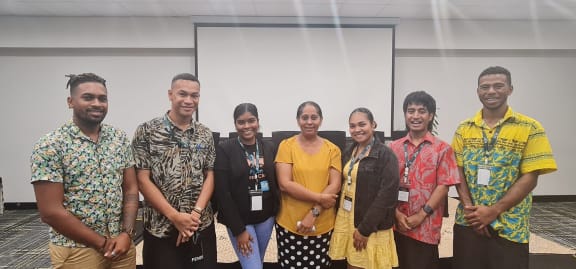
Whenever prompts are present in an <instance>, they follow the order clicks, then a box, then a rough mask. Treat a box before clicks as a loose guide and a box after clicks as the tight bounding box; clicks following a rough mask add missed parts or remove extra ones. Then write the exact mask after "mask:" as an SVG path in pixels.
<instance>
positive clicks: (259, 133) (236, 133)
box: [228, 132, 263, 140]
mask: <svg viewBox="0 0 576 269" xmlns="http://www.w3.org/2000/svg"><path fill="white" fill-rule="evenodd" d="M236 137H238V132H229V133H228V138H236ZM256 137H257V138H258V139H260V140H262V137H263V135H262V133H261V132H258V134H256Z"/></svg>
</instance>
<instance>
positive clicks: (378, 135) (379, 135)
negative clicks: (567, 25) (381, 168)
mask: <svg viewBox="0 0 576 269" xmlns="http://www.w3.org/2000/svg"><path fill="white" fill-rule="evenodd" d="M374 136H375V137H376V138H378V140H380V142H382V143H384V142H386V136H385V135H384V131H374Z"/></svg>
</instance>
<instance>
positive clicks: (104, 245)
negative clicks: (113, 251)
mask: <svg viewBox="0 0 576 269" xmlns="http://www.w3.org/2000/svg"><path fill="white" fill-rule="evenodd" d="M106 243H108V237H107V236H104V244H102V247H100V251H101V252H102V251H104V248H105V247H106Z"/></svg>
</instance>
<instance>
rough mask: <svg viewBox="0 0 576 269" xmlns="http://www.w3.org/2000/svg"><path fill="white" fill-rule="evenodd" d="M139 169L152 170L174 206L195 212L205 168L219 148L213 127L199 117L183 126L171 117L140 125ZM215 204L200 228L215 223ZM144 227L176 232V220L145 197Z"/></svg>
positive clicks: (162, 232) (167, 233)
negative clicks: (203, 122)
mask: <svg viewBox="0 0 576 269" xmlns="http://www.w3.org/2000/svg"><path fill="white" fill-rule="evenodd" d="M132 147H133V149H134V156H135V159H136V168H137V169H148V170H150V175H151V179H152V181H153V182H154V184H155V185H156V187H158V189H159V190H160V191H161V192H162V194H163V195H164V197H165V198H166V200H167V201H168V202H169V203H170V205H171V206H172V207H174V208H175V209H176V210H178V211H180V212H187V213H190V212H192V209H193V208H194V206H195V205H196V201H197V200H198V197H199V196H200V192H201V191H202V186H203V184H204V179H205V177H204V172H205V171H207V170H213V169H214V160H215V159H216V149H215V147H214V138H213V136H212V131H210V129H208V128H207V127H205V126H204V125H202V124H201V123H199V122H197V121H192V123H191V124H190V127H188V128H187V129H186V130H180V129H178V127H176V126H175V125H174V123H173V122H172V121H171V120H170V118H169V117H168V113H166V114H165V115H164V116H163V117H158V118H155V119H153V120H151V121H148V122H145V123H143V124H141V125H140V126H138V128H137V129H136V134H135V135H134V138H133V141H132ZM213 215H214V214H213V212H212V207H211V206H210V205H208V206H206V208H205V209H204V211H203V213H202V217H201V218H200V221H201V222H202V224H201V225H200V227H199V230H203V229H205V228H206V227H208V226H210V225H211V224H212V221H213V219H214V216H213ZM144 228H145V229H146V230H147V231H148V232H150V233H151V234H152V235H154V236H156V237H160V238H165V237H169V236H173V235H176V234H177V233H176V232H177V230H176V228H175V227H174V226H173V225H172V223H171V222H170V221H169V220H168V218H166V217H165V216H164V215H162V214H161V213H160V212H158V211H156V210H155V209H154V208H152V206H150V205H149V204H148V203H146V201H144Z"/></svg>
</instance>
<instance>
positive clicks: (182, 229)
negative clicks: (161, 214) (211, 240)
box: [172, 211, 201, 246]
mask: <svg viewBox="0 0 576 269" xmlns="http://www.w3.org/2000/svg"><path fill="white" fill-rule="evenodd" d="M172 223H173V224H174V226H175V227H176V229H177V230H178V238H177V239H176V246H180V244H183V243H186V242H188V241H189V240H190V238H191V237H192V236H193V235H194V233H195V232H196V231H197V230H198V227H200V223H201V221H200V214H198V213H197V212H196V211H192V213H185V212H178V213H177V214H176V216H174V217H173V220H172Z"/></svg>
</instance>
